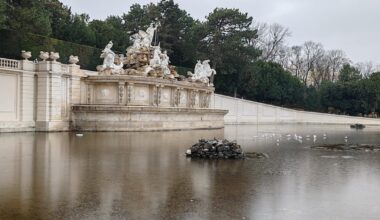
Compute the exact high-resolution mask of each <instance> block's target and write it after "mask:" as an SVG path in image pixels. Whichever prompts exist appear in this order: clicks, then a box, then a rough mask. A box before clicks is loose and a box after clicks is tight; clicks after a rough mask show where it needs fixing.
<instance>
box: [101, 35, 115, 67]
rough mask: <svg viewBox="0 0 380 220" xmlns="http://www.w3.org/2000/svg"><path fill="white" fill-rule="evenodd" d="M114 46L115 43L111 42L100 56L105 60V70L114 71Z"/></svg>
mask: <svg viewBox="0 0 380 220" xmlns="http://www.w3.org/2000/svg"><path fill="white" fill-rule="evenodd" d="M112 46H113V43H112V41H110V42H109V43H108V44H107V45H106V47H105V48H104V50H103V51H102V54H101V55H100V58H103V59H104V60H103V68H104V69H106V68H110V69H113V68H114V65H115V64H114V62H115V53H114V52H113V51H112V50H111V48H112Z"/></svg>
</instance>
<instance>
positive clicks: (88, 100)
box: [86, 83, 94, 104]
mask: <svg viewBox="0 0 380 220" xmlns="http://www.w3.org/2000/svg"><path fill="white" fill-rule="evenodd" d="M93 91H94V85H93V84H92V83H87V84H86V103H87V104H92V103H93Z"/></svg>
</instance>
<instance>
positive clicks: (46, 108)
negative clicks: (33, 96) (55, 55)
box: [36, 61, 69, 131]
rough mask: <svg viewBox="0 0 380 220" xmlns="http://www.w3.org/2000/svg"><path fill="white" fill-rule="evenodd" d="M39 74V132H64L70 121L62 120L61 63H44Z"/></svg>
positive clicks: (41, 63) (40, 66) (37, 121)
mask: <svg viewBox="0 0 380 220" xmlns="http://www.w3.org/2000/svg"><path fill="white" fill-rule="evenodd" d="M37 66H38V72H37V120H36V130H37V131H64V130H68V129H69V124H68V121H63V120H62V100H61V99H62V92H66V91H62V88H61V86H62V67H61V63H59V62H54V61H43V62H40V63H38V65H37Z"/></svg>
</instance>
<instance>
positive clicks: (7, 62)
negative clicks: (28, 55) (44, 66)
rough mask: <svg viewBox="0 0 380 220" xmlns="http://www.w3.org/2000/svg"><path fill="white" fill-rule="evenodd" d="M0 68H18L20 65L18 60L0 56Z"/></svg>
mask: <svg viewBox="0 0 380 220" xmlns="http://www.w3.org/2000/svg"><path fill="white" fill-rule="evenodd" d="M0 68H4V69H16V70H19V69H20V68H21V65H20V61H19V60H12V59H5V58H0Z"/></svg>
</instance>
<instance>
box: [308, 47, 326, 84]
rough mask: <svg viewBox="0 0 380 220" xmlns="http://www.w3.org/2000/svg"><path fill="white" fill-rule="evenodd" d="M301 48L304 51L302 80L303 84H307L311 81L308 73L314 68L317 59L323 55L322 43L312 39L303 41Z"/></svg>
mask: <svg viewBox="0 0 380 220" xmlns="http://www.w3.org/2000/svg"><path fill="white" fill-rule="evenodd" d="M302 48H303V51H304V62H305V64H304V68H303V71H302V73H303V75H302V81H303V83H304V84H305V85H307V84H310V83H311V81H310V78H309V75H310V74H311V72H312V71H313V70H314V68H315V65H316V63H317V61H318V60H319V59H320V58H321V57H322V56H323V54H324V53H325V51H324V49H323V46H322V44H320V43H315V42H312V41H308V42H305V43H304V44H303V47H302Z"/></svg>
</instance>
